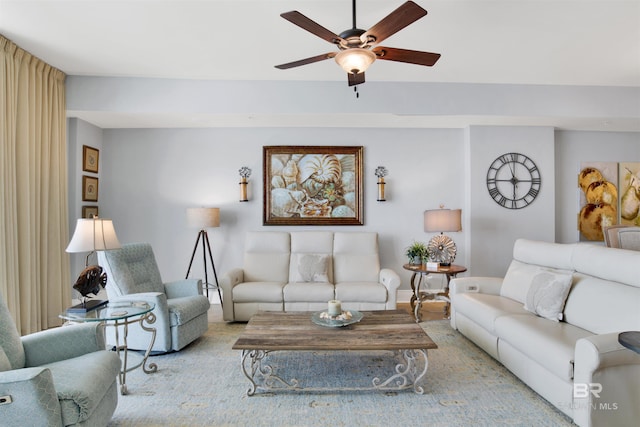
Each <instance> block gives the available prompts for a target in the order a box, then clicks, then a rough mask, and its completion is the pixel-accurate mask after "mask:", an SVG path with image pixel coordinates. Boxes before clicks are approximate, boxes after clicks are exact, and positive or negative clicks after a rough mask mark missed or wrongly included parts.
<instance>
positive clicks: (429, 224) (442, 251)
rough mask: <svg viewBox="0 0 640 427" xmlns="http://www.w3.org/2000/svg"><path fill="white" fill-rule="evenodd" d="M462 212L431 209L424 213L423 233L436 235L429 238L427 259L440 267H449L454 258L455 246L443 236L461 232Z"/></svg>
mask: <svg viewBox="0 0 640 427" xmlns="http://www.w3.org/2000/svg"><path fill="white" fill-rule="evenodd" d="M461 217H462V210H460V209H443V208H442V207H440V209H432V210H426V211H424V231H425V233H437V232H440V234H437V235H435V236H433V238H431V240H430V241H429V244H428V245H427V250H428V251H429V258H431V260H432V261H434V262H438V263H440V265H442V266H449V265H451V263H452V262H453V260H454V259H455V258H456V252H457V248H456V244H455V243H454V242H453V240H452V239H451V238H450V237H449V236H447V235H445V234H444V232H452V231H460V230H462V221H461Z"/></svg>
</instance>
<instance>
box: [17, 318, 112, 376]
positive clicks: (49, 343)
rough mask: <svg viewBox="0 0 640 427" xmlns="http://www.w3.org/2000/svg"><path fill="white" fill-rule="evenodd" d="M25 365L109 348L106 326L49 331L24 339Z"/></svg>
mask: <svg viewBox="0 0 640 427" xmlns="http://www.w3.org/2000/svg"><path fill="white" fill-rule="evenodd" d="M22 345H23V347H24V353H25V359H26V361H25V365H26V366H27V367H29V366H40V365H44V364H47V363H53V362H58V361H61V360H67V359H71V358H74V357H78V356H82V355H83V354H87V353H92V352H94V351H99V350H104V349H105V336H104V327H103V326H102V324H101V323H98V322H90V323H81V324H77V325H72V326H63V327H60V328H54V329H47V330H46V331H41V332H36V333H33V334H30V335H25V336H24V337H22Z"/></svg>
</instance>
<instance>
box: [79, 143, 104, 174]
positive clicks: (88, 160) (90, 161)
mask: <svg viewBox="0 0 640 427" xmlns="http://www.w3.org/2000/svg"><path fill="white" fill-rule="evenodd" d="M99 160H100V150H98V149H97V148H93V147H89V146H88V145H83V146H82V170H83V171H85V172H93V173H98V168H99V167H100V163H99Z"/></svg>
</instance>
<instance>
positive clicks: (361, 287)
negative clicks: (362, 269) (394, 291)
mask: <svg viewBox="0 0 640 427" xmlns="http://www.w3.org/2000/svg"><path fill="white" fill-rule="evenodd" d="M336 299H338V300H340V301H342V302H381V303H385V302H387V288H386V287H385V286H384V285H382V284H381V283H378V282H346V283H336Z"/></svg>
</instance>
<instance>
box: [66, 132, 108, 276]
mask: <svg viewBox="0 0 640 427" xmlns="http://www.w3.org/2000/svg"><path fill="white" fill-rule="evenodd" d="M67 135H68V138H67V140H68V144H67V162H68V168H69V173H68V179H69V206H68V209H69V233H70V235H69V239H71V236H73V231H74V230H75V229H76V220H77V219H78V218H81V217H82V206H96V205H97V203H95V202H83V201H82V175H87V176H92V177H98V179H99V185H98V201H100V199H101V197H102V179H101V176H102V175H103V174H102V170H103V166H102V129H100V128H98V127H96V126H93V125H92V124H90V123H87V122H85V121H83V120H78V119H69V120H68V121H67ZM83 145H88V146H89V147H93V148H97V149H98V150H100V155H99V156H98V163H99V164H98V173H97V174H95V173H92V172H84V171H83V170H82V146H83ZM98 206H99V205H98ZM100 216H103V214H102V212H100ZM86 255H87V254H70V260H71V279H72V280H73V281H74V282H75V280H76V277H77V275H78V274H80V272H81V271H82V269H83V268H84V265H85V261H86ZM89 261H90V262H95V257H93V258H91V259H90V260H89Z"/></svg>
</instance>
